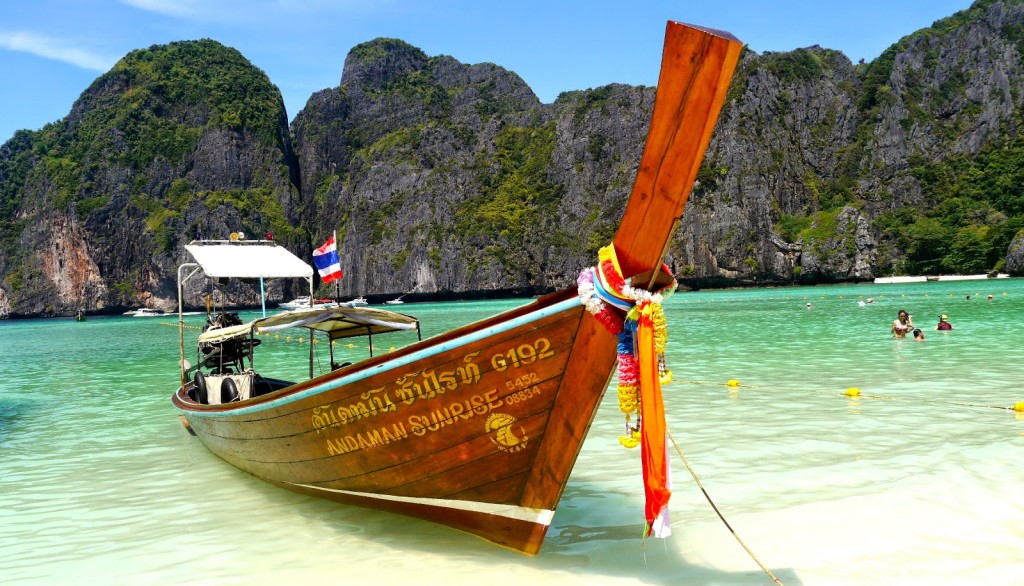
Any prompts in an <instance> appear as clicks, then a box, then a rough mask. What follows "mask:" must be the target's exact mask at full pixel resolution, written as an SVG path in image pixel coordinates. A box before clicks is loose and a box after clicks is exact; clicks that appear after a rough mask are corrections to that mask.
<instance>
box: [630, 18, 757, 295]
mask: <svg viewBox="0 0 1024 586" xmlns="http://www.w3.org/2000/svg"><path fill="white" fill-rule="evenodd" d="M742 46H743V45H742V43H740V42H739V41H738V40H736V38H735V37H733V36H732V35H730V34H728V33H723V32H721V31H714V30H711V29H703V28H700V27H694V26H690V25H684V24H680V23H677V22H669V23H668V26H667V28H666V31H665V51H664V55H663V56H662V65H661V74H660V76H659V78H658V93H657V95H656V97H655V101H654V112H653V113H652V116H651V126H650V130H649V131H648V133H647V144H646V145H645V146H644V153H643V156H642V157H641V159H640V167H639V169H638V170H637V176H636V181H635V183H634V184H633V192H632V194H631V195H630V201H629V205H628V206H627V207H626V211H625V213H624V214H623V217H622V222H621V223H620V224H619V229H618V231H617V232H616V233H615V239H614V243H615V249H616V253H617V255H618V258H619V265H620V267H621V268H622V272H623V275H625V276H627V277H630V276H633V275H637V274H640V273H642V272H644V271H649V270H652V269H655V268H657V267H658V264H659V263H660V262H661V259H662V258H663V257H664V253H665V249H666V247H667V245H668V242H669V240H670V238H671V235H672V232H673V231H674V229H675V225H676V223H677V222H678V220H679V218H681V217H682V214H683V207H684V206H685V205H686V200H687V198H688V197H689V195H690V190H691V189H692V188H693V182H694V180H695V179H696V178H697V170H698V169H699V168H700V164H701V162H702V161H703V159H704V151H705V150H706V149H707V146H708V143H709V142H710V141H711V133H712V131H713V130H714V127H715V124H716V122H717V121H718V114H719V112H720V111H721V109H722V104H723V102H724V101H725V94H726V92H727V91H728V89H729V80H730V79H731V78H732V74H733V71H734V70H735V69H736V62H737V60H738V59H739V54H740V50H741V49H742ZM666 235H667V236H668V237H666Z"/></svg>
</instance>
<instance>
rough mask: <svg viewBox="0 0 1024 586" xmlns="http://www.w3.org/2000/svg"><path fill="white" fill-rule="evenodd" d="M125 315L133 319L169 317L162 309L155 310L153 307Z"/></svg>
mask: <svg viewBox="0 0 1024 586" xmlns="http://www.w3.org/2000/svg"><path fill="white" fill-rule="evenodd" d="M125 315H131V316H132V317H160V316H162V315H167V312H166V311H164V310H162V309H155V308H152V307H140V308H138V309H136V310H135V311H129V312H128V313H127V314H125Z"/></svg>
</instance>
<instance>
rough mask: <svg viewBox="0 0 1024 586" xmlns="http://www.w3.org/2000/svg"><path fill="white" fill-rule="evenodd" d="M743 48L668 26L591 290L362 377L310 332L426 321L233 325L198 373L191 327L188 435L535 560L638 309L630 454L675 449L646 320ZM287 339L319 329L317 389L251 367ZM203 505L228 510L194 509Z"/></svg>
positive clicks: (276, 478) (395, 355)
mask: <svg viewBox="0 0 1024 586" xmlns="http://www.w3.org/2000/svg"><path fill="white" fill-rule="evenodd" d="M742 48H743V45H742V43H740V42H739V41H738V40H736V39H735V38H734V37H732V36H731V35H729V34H728V33H721V32H717V31H713V30H710V29H702V28H699V27H692V26H688V25H683V24H679V23H674V22H670V23H669V24H668V27H667V31H666V35H665V49H664V59H663V63H662V68H661V76H660V78H659V80H658V84H657V95H656V97H655V100H654V109H653V113H652V115H651V120H650V126H649V130H648V136H647V142H646V146H645V147H644V151H643V155H642V157H641V159H640V161H639V165H638V170H637V174H636V179H635V182H634V185H633V188H632V192H631V195H630V196H629V200H628V201H627V202H626V204H625V209H624V211H623V215H622V218H621V222H620V223H619V226H618V230H617V231H616V233H615V235H614V237H613V239H612V242H611V243H610V244H609V245H608V246H606V247H604V248H602V249H601V258H600V259H599V258H595V259H594V261H595V263H598V266H597V267H596V268H593V267H591V268H586V267H582V266H581V267H579V268H580V269H584V272H583V273H581V277H580V283H581V284H580V287H579V288H577V287H572V288H569V289H563V290H561V291H558V292H555V293H552V294H549V295H544V296H541V297H539V298H537V299H534V300H532V301H530V302H529V303H527V304H525V305H522V306H520V307H517V308H514V309H511V310H509V311H506V312H503V313H501V314H498V315H495V316H491V317H488V318H485V319H482V320H480V321H477V322H474V323H471V324H468V325H465V326H461V327H458V328H456V329H454V330H451V331H447V332H444V333H440V334H438V335H435V336H433V337H431V338H427V339H425V340H420V341H418V342H414V343H412V344H411V345H408V346H405V347H402V348H398V349H397V350H394V351H390V352H387V353H383V354H379V355H377V356H374V357H371V358H368V359H365V360H361V361H359V362H356V363H354V364H342V365H338V368H337V369H333V367H334V365H333V364H332V365H331V367H332V370H329V371H327V372H323V373H322V374H320V375H318V376H314V373H313V369H314V365H315V364H317V363H319V364H324V361H322V360H320V359H319V357H318V354H321V355H322V354H325V353H326V352H327V351H328V348H330V349H331V352H333V347H334V345H333V344H330V343H328V344H316V343H314V341H313V337H314V336H313V333H314V330H316V331H318V332H323V333H326V334H327V335H328V337H329V339H330V340H334V339H337V338H338V337H343V336H347V335H358V334H363V335H374V336H375V335H376V334H377V333H383V332H384V331H388V330H394V329H412V328H414V327H416V326H415V325H413V324H414V322H415V320H414V318H410V317H409V316H404V315H402V314H397V313H395V312H391V311H387V310H383V309H374V308H358V307H341V308H337V309H334V310H322V311H315V310H308V311H295V312H285V313H284V314H281V315H280V316H274V317H270V318H264V319H258V320H254V321H252V322H249V323H241V320H240V319H238V318H237V316H236V317H235V318H234V319H232V320H230V321H225V322H224V323H219V324H218V327H216V328H209V329H207V330H206V331H204V332H203V333H202V334H200V337H199V339H198V343H197V354H196V356H197V359H198V360H199V363H198V364H197V367H196V368H195V369H193V368H192V367H191V365H190V364H189V363H188V361H187V360H186V358H185V356H184V352H185V351H184V348H185V344H184V335H185V334H184V327H183V326H182V327H181V328H179V340H177V341H176V345H177V346H179V347H180V348H181V353H182V356H181V360H180V363H179V364H180V370H179V377H178V383H179V384H180V386H179V388H178V389H177V390H176V391H175V392H174V394H173V396H172V398H171V401H172V403H173V405H174V406H175V408H177V409H178V411H179V412H180V414H181V415H180V416H181V417H182V421H183V423H184V424H185V426H186V428H187V429H189V431H190V432H192V433H193V434H194V435H196V436H197V437H198V438H199V440H200V441H202V442H203V444H205V445H206V447H207V448H208V449H209V450H210V451H211V452H212V453H214V454H215V455H217V456H218V457H220V458H221V459H223V460H224V461H226V462H228V463H230V464H232V465H234V466H236V467H238V468H240V469H241V470H244V471H245V472H248V473H249V474H252V475H253V476H255V477H257V478H260V479H263V480H265V481H267V482H270V483H272V484H275V485H277V486H281V487H284V488H288V489H291V490H294V491H297V492H301V493H304V494H309V495H314V496H318V497H321V498H326V499H330V500H335V501H339V502H344V503H348V504H355V505H361V506H366V507H372V508H377V509H382V510H385V511H390V512H394V513H400V514H404V515H408V516H411V517H416V518H419V519H424V520H428V521H432V522H435V523H439V524H442V525H446V526H448V527H452V528H455V529H459V530H462V531H466V532H468V533H471V534H473V535H476V536H478V537H481V538H483V539H486V540H488V541H491V542H493V543H496V544H499V545H502V546H505V547H508V548H510V549H514V550H518V551H521V552H524V553H529V554H534V553H537V552H538V551H539V550H540V548H541V544H542V543H543V540H544V536H545V534H546V533H547V531H548V526H549V525H550V523H551V521H552V518H553V517H554V515H555V509H556V507H557V505H558V502H559V500H560V499H561V497H562V493H563V491H564V490H565V487H566V484H567V482H568V481H569V477H570V474H571V472H572V469H573V466H574V464H575V463H576V458H577V456H578V455H579V453H580V449H581V447H582V445H583V441H584V438H585V437H586V435H587V431H588V430H589V429H590V426H591V423H592V422H593V420H594V416H595V414H596V413H597V409H598V406H599V405H601V402H602V397H603V396H604V394H605V390H606V388H607V387H608V383H609V380H610V379H611V377H612V374H613V373H614V372H615V365H616V361H617V344H618V343H619V339H618V338H617V337H616V334H615V333H613V332H614V329H615V326H616V325H617V326H618V328H619V329H620V330H621V328H622V327H623V321H622V320H623V319H624V318H625V316H626V314H627V311H628V310H629V308H632V307H635V308H640V307H641V306H642V309H641V311H640V312H639V313H640V314H641V317H640V322H639V323H638V326H637V327H638V328H639V329H638V330H637V331H638V332H640V333H639V334H638V336H640V337H641V338H642V339H643V340H644V341H645V343H639V346H640V350H639V352H640V353H641V354H642V356H640V357H638V358H637V360H636V362H639V363H642V364H643V365H644V366H643V367H642V368H643V369H646V370H644V373H646V374H642V380H641V381H640V386H642V387H643V388H647V389H649V391H650V392H649V393H648V394H646V395H645V396H644V397H642V400H643V402H644V405H643V408H644V422H643V427H642V428H632V429H627V434H633V435H630V437H627V438H620V441H624V440H625V441H624V443H630V442H633V443H635V442H637V441H638V440H636V436H637V435H638V434H641V433H643V434H647V435H644V436H643V437H644V438H645V439H644V440H643V443H642V446H644V447H642V448H641V450H649V449H651V448H648V447H647V446H648V445H649V444H650V445H661V442H663V441H664V433H663V431H662V428H661V427H659V424H658V415H659V414H660V413H662V411H661V396H660V391H659V390H658V389H659V388H660V387H659V386H658V380H659V374H658V372H659V366H658V365H657V364H654V362H653V361H652V359H653V358H654V357H653V356H652V352H653V349H654V347H655V343H654V340H653V334H652V333H651V330H652V328H653V327H654V326H653V325H652V323H653V321H657V319H656V318H652V317H650V316H651V313H650V312H652V311H654V310H655V307H652V306H658V305H659V304H658V301H655V300H656V299H657V300H660V299H661V298H660V297H659V296H658V295H657V293H658V292H664V291H666V290H669V291H670V290H672V289H673V287H674V286H677V285H676V282H675V279H674V278H673V276H672V275H671V273H670V272H669V271H670V269H668V267H666V266H665V265H664V264H663V262H662V258H663V256H664V254H665V251H666V249H667V246H668V243H669V242H670V240H671V237H672V233H673V232H674V230H675V229H676V227H677V226H678V225H679V222H680V219H681V218H682V214H683V208H684V207H685V205H686V200H687V198H688V196H689V195H690V191H691V189H692V187H693V184H694V180H695V179H696V175H697V171H698V169H699V167H700V164H701V161H702V160H704V153H705V150H706V149H707V146H708V143H709V142H710V140H711V134H712V131H713V130H714V127H715V122H716V120H717V119H718V114H719V111H720V110H721V107H722V104H723V103H724V101H725V98H726V93H727V90H728V86H729V80H730V79H731V77H732V74H733V71H734V69H735V67H736V62H737V60H738V59H739V56H740V53H741V51H742ZM231 247H233V248H234V250H229V248H231ZM204 248H209V249H213V250H204ZM185 250H186V251H188V253H189V254H190V255H192V257H193V258H194V259H195V260H196V262H195V263H186V264H188V265H190V266H192V267H199V268H201V271H202V273H203V274H205V275H206V276H207V277H208V278H250V279H251V278H254V277H255V278H265V277H278V278H283V277H289V278H299V277H302V278H305V279H307V280H308V281H309V283H310V287H311V288H312V278H313V270H312V267H310V266H309V265H305V264H304V263H303V262H302V261H301V259H299V258H298V257H295V256H294V255H291V259H284V258H280V259H279V260H280V261H281V262H279V263H278V264H277V266H278V267H280V268H281V270H280V271H279V272H271V268H272V263H270V262H267V259H265V258H262V257H270V256H273V255H278V256H279V257H283V256H286V255H290V253H289V252H288V251H287V250H284V249H283V248H282V247H276V248H275V247H274V246H273V245H272V243H271V244H266V243H261V245H259V246H236V245H232V244H223V245H216V244H206V243H196V242H194V243H192V244H190V245H187V246H186V247H185ZM222 253H231V254H233V255H234V256H232V261H231V262H224V263H223V264H218V261H221V260H225V259H226V258H227V255H226V254H222ZM235 258H237V259H238V260H237V262H236V261H235V260H234V259H235ZM292 259H294V260H292ZM285 260H287V261H288V262H285ZM303 265H304V266H303ZM182 266H183V267H184V266H186V265H182ZM598 271H600V275H599V274H598ZM196 272H198V271H194V272H193V273H189V274H188V276H186V277H185V279H186V280H187V279H188V278H189V277H190V276H191V274H195V273H196ZM182 274H184V273H183V272H182V270H181V269H179V271H178V275H179V283H178V291H179V292H181V291H186V290H187V289H185V287H184V283H183V282H182V281H181V277H180V276H181V275H182ZM599 280H600V281H601V283H600V284H599V283H598V281H599ZM588 283H589V284H590V285H589V288H588V287H587V286H586V285H587V284H588ZM599 288H600V290H601V291H602V292H603V294H601V296H600V298H598V297H597V296H596V294H597V292H598V289H599ZM584 297H585V299H583V300H582V302H581V298H584ZM358 301H362V302H363V303H364V304H365V300H364V299H362V298H359V299H356V300H353V302H350V303H354V302H358ZM180 307H182V301H181V300H179V308H180ZM659 307H660V306H659ZM228 315H230V314H225V317H227V316H228ZM346 322H347V323H348V325H344V324H345V323H346ZM335 324H337V325H335ZM290 326H294V327H302V328H309V329H310V333H309V342H308V343H309V363H310V378H309V379H308V380H299V381H289V380H280V379H277V378H270V376H269V375H270V374H271V371H272V370H273V368H274V366H275V365H274V361H275V357H274V355H270V356H267V357H265V358H263V359H261V360H258V361H255V362H253V360H252V355H253V353H254V352H253V349H254V347H255V346H257V345H259V344H260V342H262V340H261V339H259V338H257V337H256V335H257V334H260V333H263V332H273V331H277V330H278V329H279V328H284V327H290ZM336 327H337V328H340V329H337V330H336V329H335V328H336ZM371 342H372V340H371ZM325 346H326V348H325ZM630 347H631V348H632V345H630ZM371 348H372V343H371ZM293 355H294V354H293ZM277 356H278V358H277V359H278V360H279V359H281V358H282V356H281V355H280V354H278V355H277ZM333 358H334V357H333V354H332V355H331V361H332V362H333ZM254 364H256V365H259V369H260V370H259V372H257V371H255V370H254ZM292 372H294V371H292ZM638 380H640V379H638ZM612 392H613V393H614V392H615V391H614V390H613V391H612ZM628 398H629V397H628V396H627V399H628ZM635 408H636V404H635V403H634V409H635ZM659 431H662V433H660V434H659ZM659 435H660V436H661V437H660V438H659V437H657V436H659ZM662 448H663V445H662ZM657 449H661V448H657ZM659 453H661V455H662V456H664V455H665V453H664V450H662V451H661V452H659ZM661 460H662V461H663V462H664V460H665V458H661ZM648 470H649V468H648V467H646V466H645V467H644V475H643V476H644V478H645V479H646V478H648ZM664 472H665V467H662V468H660V469H657V470H654V471H652V473H651V474H652V475H653V478H654V484H650V483H648V484H645V485H644V486H645V491H644V492H645V493H646V494H648V497H649V498H653V499H654V500H649V501H648V504H651V507H650V510H652V511H664V508H663V506H667V505H666V503H667V496H660V497H659V496H658V495H664V492H665V490H664V488H665V487H666V484H664V483H661V484H658V482H662V481H663V480H664V476H663V475H664ZM637 476H638V477H639V476H640V474H639V472H638V474H637ZM196 482H202V480H197V481H196ZM638 484H639V479H638ZM588 489H589V488H588ZM597 490H602V489H600V488H598V489H597ZM638 492H639V491H638ZM651 495H654V496H653V497H651ZM662 499H664V500H662ZM195 506H196V507H199V508H203V507H206V508H209V509H214V508H216V507H217V506H218V505H217V503H214V502H205V501H203V500H202V498H201V496H198V495H197V500H196V501H195ZM643 509H644V510H645V514H642V515H641V514H638V519H637V521H638V527H637V530H636V534H637V537H638V538H639V537H640V536H641V535H642V534H643V532H642V531H641V530H640V527H642V526H644V519H645V518H646V519H647V521H648V523H652V520H653V523H652V525H650V526H651V527H656V526H658V523H659V522H660V521H663V520H664V516H663V515H661V514H660V513H659V515H658V516H657V517H653V518H652V517H651V516H650V515H647V514H646V512H647V511H648V507H646V506H645V507H643ZM600 530H601V528H593V531H591V532H592V533H600ZM663 530H664V529H662V531H663ZM586 532H587V531H583V533H586ZM637 547H639V545H638V546H637Z"/></svg>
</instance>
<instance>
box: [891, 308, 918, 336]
mask: <svg viewBox="0 0 1024 586" xmlns="http://www.w3.org/2000/svg"><path fill="white" fill-rule="evenodd" d="M912 331H914V321H913V320H912V319H910V314H909V313H907V310H905V309H901V310H900V312H899V313H897V314H896V319H894V320H892V337H894V338H905V337H907V334H909V333H910V332H912Z"/></svg>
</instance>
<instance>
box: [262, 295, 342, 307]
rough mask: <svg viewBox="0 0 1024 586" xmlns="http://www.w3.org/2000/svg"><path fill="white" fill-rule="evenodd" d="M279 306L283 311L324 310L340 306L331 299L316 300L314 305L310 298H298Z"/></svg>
mask: <svg viewBox="0 0 1024 586" xmlns="http://www.w3.org/2000/svg"><path fill="white" fill-rule="evenodd" d="M277 306H278V307H280V308H281V309H310V308H314V309H323V308H325V307H337V306H338V304H337V303H335V302H334V301H331V300H330V299H314V300H313V303H310V302H309V297H296V298H295V299H292V300H291V301H286V302H284V303H279V304H278V305H277Z"/></svg>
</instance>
